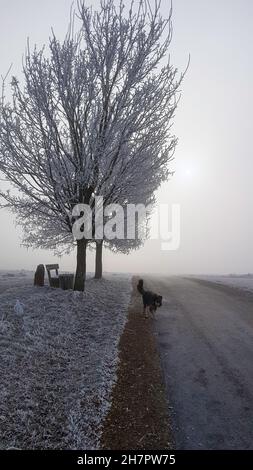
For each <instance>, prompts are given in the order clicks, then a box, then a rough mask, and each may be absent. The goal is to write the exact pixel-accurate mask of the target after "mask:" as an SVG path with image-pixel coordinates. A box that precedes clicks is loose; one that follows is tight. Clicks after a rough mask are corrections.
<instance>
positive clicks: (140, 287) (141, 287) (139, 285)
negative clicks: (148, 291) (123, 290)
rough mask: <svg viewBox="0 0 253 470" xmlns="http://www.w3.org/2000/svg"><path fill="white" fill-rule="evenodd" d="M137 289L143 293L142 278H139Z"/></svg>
mask: <svg viewBox="0 0 253 470" xmlns="http://www.w3.org/2000/svg"><path fill="white" fill-rule="evenodd" d="M137 290H138V291H139V292H140V294H143V293H144V288H143V279H140V280H139V282H138V284H137Z"/></svg>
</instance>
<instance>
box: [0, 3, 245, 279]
mask: <svg viewBox="0 0 253 470" xmlns="http://www.w3.org/2000/svg"><path fill="white" fill-rule="evenodd" d="M87 3H91V4H93V5H95V4H97V2H95V1H94V0H90V2H89V1H88V0H87ZM125 3H128V1H126V2H125ZM162 3H163V12H164V14H165V15H166V13H168V8H169V2H168V1H166V0H163V2H162ZM71 4H72V0H43V2H41V1H40V0H0V22H1V24H0V74H2V75H5V73H6V71H7V69H8V68H9V65H10V64H11V63H13V64H14V65H13V69H12V73H13V74H16V75H17V76H20V75H21V61H22V54H23V53H24V50H25V46H26V40H27V37H28V36H29V38H30V43H31V44H34V43H37V44H38V45H40V46H41V45H42V44H44V43H46V42H47V38H48V36H49V35H50V29H51V26H53V27H54V30H55V32H56V34H57V35H59V36H60V37H63V36H64V34H65V31H66V27H67V23H68V19H69V9H70V6H71ZM173 10H174V13H173V29H174V35H173V42H172V45H171V58H172V62H173V64H174V65H175V66H177V67H178V68H179V70H181V71H183V70H184V68H185V66H186V64H187V61H188V54H189V53H190V55H191V64H190V68H189V70H188V73H187V75H186V78H185V81H184V83H183V85H182V87H181V88H182V98H181V102H180V104H179V108H178V110H177V113H176V117H175V125H174V132H175V134H176V135H177V136H178V138H179V145H178V147H177V150H176V154H175V162H174V163H173V164H172V168H173V169H175V170H176V173H175V175H174V177H173V179H172V180H171V181H169V182H168V183H166V184H164V185H163V186H162V188H161V190H160V191H159V194H158V201H160V202H167V203H169V204H172V203H179V204H180V205H181V245H180V248H179V250H177V251H176V252H164V251H161V249H160V242H159V241H148V242H146V244H145V247H144V248H142V249H141V250H139V251H136V252H133V253H132V254H131V255H128V256H126V255H119V254H118V255H112V254H111V253H110V252H106V253H105V256H104V269H105V270H107V271H128V272H163V273H168V274H173V273H175V274H178V273H231V272H233V273H235V272H238V273H240V272H252V271H253V267H252V265H253V263H252V262H253V254H252V249H251V242H252V239H253V222H252V220H253V210H252V192H253V190H252V179H253V163H252V136H253V119H252V109H253V92H252V83H253V65H252V63H253V58H252V44H253V2H252V1H251V0H241V1H240V2H238V0H237V1H235V0H191V1H189V0H174V3H173ZM0 184H1V182H0ZM20 239H21V232H20V230H19V229H18V228H17V227H15V224H14V219H13V217H12V216H11V215H10V214H9V213H7V212H5V211H1V212H0V269H20V268H25V269H33V268H34V267H35V266H36V265H37V264H38V263H47V262H52V261H56V259H54V258H53V255H52V253H50V252H48V251H47V252H45V251H42V250H36V251H32V250H29V251H27V250H26V249H24V248H21V247H20ZM74 258H75V254H73V255H71V256H64V257H63V258H62V259H61V260H60V261H59V262H60V267H61V268H62V269H65V270H72V269H73V268H74V261H75V259H74ZM93 264H94V253H90V254H89V255H88V270H93Z"/></svg>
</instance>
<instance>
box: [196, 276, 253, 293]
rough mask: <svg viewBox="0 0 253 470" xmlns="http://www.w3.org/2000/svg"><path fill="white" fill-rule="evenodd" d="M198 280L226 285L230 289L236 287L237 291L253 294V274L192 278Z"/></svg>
mask: <svg viewBox="0 0 253 470" xmlns="http://www.w3.org/2000/svg"><path fill="white" fill-rule="evenodd" d="M192 277H195V278H198V279H203V280H206V281H209V282H215V283H216V284H224V285H227V286H230V287H235V288H237V289H242V290H246V291H248V292H253V274H242V275H236V274H230V275H228V276H217V275H215V276H212V275H206V276H203V275H201V276H192Z"/></svg>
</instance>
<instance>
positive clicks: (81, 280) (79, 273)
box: [74, 238, 87, 292]
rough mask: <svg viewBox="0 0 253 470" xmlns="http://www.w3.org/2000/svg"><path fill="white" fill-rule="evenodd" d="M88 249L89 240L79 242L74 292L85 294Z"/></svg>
mask: <svg viewBox="0 0 253 470" xmlns="http://www.w3.org/2000/svg"><path fill="white" fill-rule="evenodd" d="M86 248H87V240H85V238H82V239H81V240H77V257H76V259H77V263H76V277H75V285H74V290H77V291H80V292H83V291H84V285H85V278H86Z"/></svg>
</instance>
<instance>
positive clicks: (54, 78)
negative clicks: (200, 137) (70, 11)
mask: <svg viewBox="0 0 253 470" xmlns="http://www.w3.org/2000/svg"><path fill="white" fill-rule="evenodd" d="M136 3H137V2H133V3H132V5H131V8H130V9H129V11H125V7H124V4H123V2H122V1H120V2H117V5H118V6H116V5H115V2H114V0H102V1H101V5H100V10H99V11H98V12H96V11H93V10H92V9H91V8H88V7H86V5H85V4H84V3H83V2H82V1H80V2H79V4H78V11H79V15H78V16H79V20H80V21H81V26H80V30H79V31H78V33H75V32H74V28H73V22H72V23H71V26H70V28H69V31H68V34H67V35H66V38H65V40H64V41H63V42H61V41H59V40H57V38H56V37H55V35H53V36H52V37H51V38H50V40H49V48H48V50H47V49H46V50H45V49H44V48H43V49H41V50H38V49H37V48H35V49H34V50H32V51H31V50H30V48H29V47H28V49H27V52H26V55H25V59H24V63H23V79H24V80H22V81H24V84H21V83H20V82H19V81H18V79H17V78H15V77H13V78H12V81H11V90H12V100H11V101H10V102H8V101H7V100H6V99H5V97H4V93H3V98H2V103H1V117H0V171H1V172H2V174H3V175H4V176H5V179H6V181H8V182H9V183H11V185H12V187H13V188H14V189H13V190H11V191H9V190H8V191H1V196H2V198H3V199H4V201H5V203H4V204H3V205H5V206H7V207H9V208H10V210H12V211H13V213H14V214H15V215H16V217H17V222H18V223H19V224H20V225H21V226H22V228H23V231H24V243H25V244H26V245H27V246H34V247H42V248H49V249H55V250H57V251H59V250H62V251H63V252H64V251H65V250H69V249H70V247H72V246H73V243H74V240H73V235H72V227H73V224H74V221H75V220H74V218H73V217H72V210H73V208H74V207H75V206H76V205H77V204H82V203H85V204H89V205H90V207H91V208H92V209H93V208H94V197H95V196H98V195H102V196H103V197H104V201H105V205H106V204H110V203H112V202H116V203H120V204H122V206H123V207H126V205H127V204H128V203H130V202H132V203H136V204H137V203H141V202H143V203H146V202H147V201H148V200H150V198H151V199H152V194H153V192H154V191H155V190H156V189H157V188H158V187H159V185H160V184H161V182H162V181H164V180H165V179H167V177H168V174H169V166H168V162H169V161H170V160H171V158H172V154H173V151H174V149H175V146H176V139H175V137H174V136H173V135H171V124H172V120H173V116H174V112H175V109H176V106H177V92H178V87H179V85H180V82H181V79H182V76H180V77H179V78H177V70H176V69H175V68H174V67H173V66H172V65H171V64H170V62H167V60H168V58H167V54H168V49H169V45H170V41H171V32H172V28H171V15H170V17H169V18H168V19H163V18H162V17H161V15H160V2H158V1H156V2H155V4H154V5H153V7H152V8H151V6H150V3H149V1H148V0H141V1H140V2H139V3H138V6H137V7H135V6H134V4H135V5H136ZM89 241H90V240H87V239H85V238H82V239H81V240H77V242H76V246H77V267H76V278H75V289H76V290H83V288H84V280H85V270H86V247H87V244H88V243H89ZM101 241H102V240H101ZM117 244H118V247H119V248H121V249H122V250H123V251H124V241H122V242H121V241H117V242H113V243H112V244H110V245H111V246H112V247H113V246H114V248H115V247H116V246H117ZM137 244H138V243H137ZM129 246H130V245H129V243H128V241H127V242H126V243H125V247H126V249H129Z"/></svg>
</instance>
